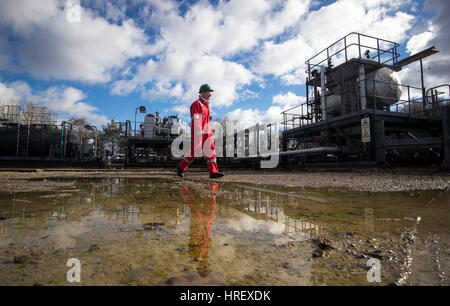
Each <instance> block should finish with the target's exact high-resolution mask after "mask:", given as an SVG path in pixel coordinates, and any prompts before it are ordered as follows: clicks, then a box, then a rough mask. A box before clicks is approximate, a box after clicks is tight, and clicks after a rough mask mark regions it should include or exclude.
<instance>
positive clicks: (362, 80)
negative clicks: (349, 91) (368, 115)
mask: <svg viewBox="0 0 450 306" xmlns="http://www.w3.org/2000/svg"><path fill="white" fill-rule="evenodd" d="M359 94H360V96H361V110H365V109H366V108H367V96H366V71H365V69H364V64H361V65H359Z"/></svg>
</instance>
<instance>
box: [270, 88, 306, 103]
mask: <svg viewBox="0 0 450 306" xmlns="http://www.w3.org/2000/svg"><path fill="white" fill-rule="evenodd" d="M305 101H306V98H305V97H301V96H297V95H296V94H294V93H292V92H290V91H288V93H286V94H284V95H283V94H279V95H276V96H274V97H273V98H272V103H273V104H277V105H282V106H294V105H298V104H300V103H302V102H305Z"/></svg>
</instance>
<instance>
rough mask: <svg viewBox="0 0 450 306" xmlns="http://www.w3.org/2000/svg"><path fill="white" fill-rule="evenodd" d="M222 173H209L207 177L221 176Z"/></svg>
mask: <svg viewBox="0 0 450 306" xmlns="http://www.w3.org/2000/svg"><path fill="white" fill-rule="evenodd" d="M223 175H224V174H223V173H222V172H216V173H211V174H210V175H209V177H210V178H221V177H223Z"/></svg>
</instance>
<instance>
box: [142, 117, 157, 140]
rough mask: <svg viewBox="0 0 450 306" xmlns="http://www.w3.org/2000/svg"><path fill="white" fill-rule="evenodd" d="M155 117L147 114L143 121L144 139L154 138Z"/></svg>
mask: <svg viewBox="0 0 450 306" xmlns="http://www.w3.org/2000/svg"><path fill="white" fill-rule="evenodd" d="M155 122H156V119H155V116H154V115H153V114H148V115H147V116H145V119H144V139H151V138H154V137H155V136H154V135H155Z"/></svg>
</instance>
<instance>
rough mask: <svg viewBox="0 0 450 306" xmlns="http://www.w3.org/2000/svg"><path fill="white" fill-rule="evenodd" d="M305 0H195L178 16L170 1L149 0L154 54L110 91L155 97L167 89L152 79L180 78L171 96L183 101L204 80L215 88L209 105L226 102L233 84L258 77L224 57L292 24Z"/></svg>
mask: <svg viewBox="0 0 450 306" xmlns="http://www.w3.org/2000/svg"><path fill="white" fill-rule="evenodd" d="M309 3H310V1H309V0H302V1H299V0H282V1H269V0H249V1H246V2H245V5H243V3H242V1H237V0H231V1H220V2H219V4H218V5H217V7H214V6H213V5H212V4H210V3H209V2H207V1H199V2H197V3H196V4H194V5H192V6H191V7H190V8H189V9H188V11H187V12H186V13H185V14H184V16H181V15H180V14H179V11H178V9H177V7H176V6H174V5H173V2H168V1H150V4H149V7H148V8H146V9H145V10H144V12H146V13H147V14H148V18H149V19H150V20H151V24H152V25H153V26H157V27H158V29H159V36H160V38H159V40H158V41H156V42H155V44H154V45H153V47H154V50H155V58H153V59H151V60H149V61H148V62H147V63H146V64H143V65H140V66H139V67H138V68H137V73H136V75H135V76H134V77H133V78H131V79H129V80H118V81H117V82H114V84H113V86H112V89H111V92H112V93H114V94H128V93H130V92H131V91H134V90H140V91H141V92H142V96H143V97H144V98H153V99H160V98H161V97H164V96H166V95H167V94H168V92H167V90H165V89H166V88H161V87H158V85H157V84H160V83H161V82H162V83H164V84H167V83H175V84H178V83H181V84H182V85H183V90H184V92H183V93H182V94H181V95H179V92H177V94H178V96H177V97H179V98H180V100H181V101H182V102H183V104H184V105H185V104H187V103H190V102H192V100H193V99H195V98H196V96H197V94H198V87H199V86H200V85H201V84H203V83H209V84H210V85H211V86H213V87H214V88H215V89H216V91H215V96H216V99H215V105H216V106H218V107H222V106H231V105H232V104H233V102H235V101H237V100H238V98H239V95H238V91H239V90H241V89H244V88H243V87H244V86H248V85H250V84H251V83H252V82H254V81H260V79H259V78H258V77H257V76H255V75H254V73H253V72H252V71H250V70H249V69H248V68H246V67H245V66H244V64H241V63H239V62H238V61H232V60H230V59H229V57H232V56H235V55H237V54H240V53H241V52H247V51H251V50H252V48H253V47H255V46H257V45H258V44H259V43H260V41H261V40H264V39H267V38H269V37H273V36H276V35H279V34H282V33H283V32H285V31H286V30H287V29H288V28H290V27H292V26H294V25H295V24H296V23H297V22H298V20H299V18H300V17H301V16H302V15H303V14H304V13H306V12H307V9H308V6H309ZM161 89H162V90H161ZM169 94H170V92H169Z"/></svg>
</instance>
